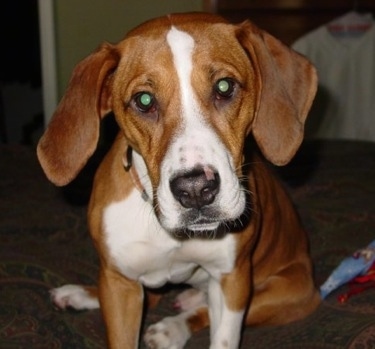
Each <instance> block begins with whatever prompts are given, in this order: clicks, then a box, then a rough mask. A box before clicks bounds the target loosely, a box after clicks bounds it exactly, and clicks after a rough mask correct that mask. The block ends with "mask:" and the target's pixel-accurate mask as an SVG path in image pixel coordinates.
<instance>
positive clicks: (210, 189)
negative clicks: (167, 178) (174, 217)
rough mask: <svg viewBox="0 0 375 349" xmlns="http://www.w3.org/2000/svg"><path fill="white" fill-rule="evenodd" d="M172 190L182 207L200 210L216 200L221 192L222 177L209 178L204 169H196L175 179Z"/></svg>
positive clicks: (171, 186)
mask: <svg viewBox="0 0 375 349" xmlns="http://www.w3.org/2000/svg"><path fill="white" fill-rule="evenodd" d="M170 188H171V192H172V194H173V196H174V198H175V199H176V200H177V201H179V202H180V203H181V205H182V206H184V207H185V208H196V209H200V208H202V207H203V206H206V205H209V204H211V203H212V202H213V201H214V200H215V197H216V195H217V193H218V192H219V190H220V177H219V174H218V173H213V176H207V175H206V172H205V171H204V170H203V169H202V170H200V169H196V170H194V171H191V172H188V173H184V174H182V175H180V176H178V177H176V178H174V179H173V180H172V181H171V182H170Z"/></svg>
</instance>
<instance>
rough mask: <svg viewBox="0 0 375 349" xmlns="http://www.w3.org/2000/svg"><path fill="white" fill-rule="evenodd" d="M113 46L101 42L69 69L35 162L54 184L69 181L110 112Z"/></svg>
mask: <svg viewBox="0 0 375 349" xmlns="http://www.w3.org/2000/svg"><path fill="white" fill-rule="evenodd" d="M119 59H120V57H119V54H118V52H117V50H116V48H115V47H114V46H112V45H110V44H107V43H105V44H103V45H101V46H100V47H99V48H98V49H97V50H96V51H95V52H94V53H92V54H91V55H90V56H88V57H87V58H86V59H84V60H83V61H81V62H80V63H79V64H78V65H77V66H76V68H75V69H74V71H73V75H72V78H71V80H70V83H69V86H68V88H67V90H66V92H65V95H64V96H63V98H62V100H61V102H60V103H59V105H58V107H57V109H56V111H55V113H54V115H53V117H52V120H51V122H50V123H49V125H48V127H47V130H46V131H45V133H44V135H43V136H42V138H41V139H40V141H39V143H38V147H37V155H38V159H39V162H40V164H41V166H42V168H43V170H44V172H45V174H46V175H47V177H48V179H49V180H50V181H51V182H53V183H54V184H56V185H65V184H68V183H69V182H70V181H72V180H73V179H74V178H75V177H76V176H77V174H78V172H79V171H80V170H81V169H82V167H83V166H84V165H85V164H86V162H87V160H88V159H89V157H90V156H91V155H92V154H93V152H94V151H95V149H96V145H97V142H98V139H99V127H100V120H101V118H102V117H103V116H105V115H106V114H108V113H109V112H110V111H111V108H112V106H111V104H112V101H111V94H110V86H111V80H112V79H111V77H112V76H113V72H114V70H115V69H116V67H117V64H118V62H119Z"/></svg>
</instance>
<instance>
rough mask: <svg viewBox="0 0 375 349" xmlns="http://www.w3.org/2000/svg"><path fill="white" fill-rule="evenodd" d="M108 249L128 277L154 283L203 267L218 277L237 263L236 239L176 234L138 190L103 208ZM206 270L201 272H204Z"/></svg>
mask: <svg viewBox="0 0 375 349" xmlns="http://www.w3.org/2000/svg"><path fill="white" fill-rule="evenodd" d="M103 224H104V227H103V228H104V232H105V234H106V243H107V247H108V250H109V254H110V256H111V258H112V260H113V262H114V263H115V265H116V266H117V268H118V269H119V270H120V272H121V273H122V274H124V275H125V276H126V277H128V278H130V279H133V280H138V281H140V282H141V283H143V284H144V285H146V286H149V287H159V286H162V285H164V284H165V283H166V282H173V283H180V282H187V283H188V282H189V280H190V279H191V278H192V277H193V276H194V274H195V273H196V272H197V270H198V269H200V268H202V269H203V270H204V271H205V273H206V274H207V275H210V276H211V277H214V278H219V277H220V275H221V274H222V273H225V272H229V271H230V270H231V269H232V268H233V263H234V256H235V240H234V238H233V236H231V235H228V236H226V237H224V238H223V239H219V240H200V239H190V240H186V241H183V242H181V241H178V240H176V239H173V238H172V237H171V236H170V235H169V234H168V233H167V232H166V231H165V230H164V229H163V228H162V227H161V226H160V224H159V222H158V220H157V219H156V216H155V214H154V212H153V209H152V206H151V205H150V204H149V203H146V202H145V201H143V200H142V198H141V196H140V194H139V192H138V191H137V190H134V191H133V192H132V193H131V194H130V195H129V196H128V197H127V198H126V199H125V200H123V201H120V202H116V203H112V204H111V205H109V206H108V207H107V208H106V209H105V211H104V220H103ZM201 275H202V273H201Z"/></svg>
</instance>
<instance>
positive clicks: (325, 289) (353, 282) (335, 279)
mask: <svg viewBox="0 0 375 349" xmlns="http://www.w3.org/2000/svg"><path fill="white" fill-rule="evenodd" d="M346 283H349V290H348V291H347V292H346V293H344V294H341V295H340V296H339V297H338V300H339V302H340V303H344V302H345V301H346V300H347V299H348V298H349V297H351V296H352V295H355V294H358V293H360V292H362V291H364V290H366V289H368V288H372V287H375V240H374V241H372V242H371V243H370V244H369V245H368V246H367V247H366V248H364V249H361V250H358V251H356V252H355V253H354V254H353V255H352V256H350V257H347V258H345V259H344V260H343V261H342V262H341V263H340V265H339V266H338V267H337V268H336V269H335V270H334V271H333V272H332V274H331V275H330V276H329V277H328V279H327V280H326V281H325V282H324V283H323V285H322V286H321V287H320V294H321V297H322V298H323V299H324V298H326V297H327V296H328V294H330V293H331V292H332V291H334V290H336V289H337V288H338V287H340V286H341V285H344V284H346Z"/></svg>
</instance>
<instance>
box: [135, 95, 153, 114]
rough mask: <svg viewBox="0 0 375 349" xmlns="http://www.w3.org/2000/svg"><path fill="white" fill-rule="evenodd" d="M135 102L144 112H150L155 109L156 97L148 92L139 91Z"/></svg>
mask: <svg viewBox="0 0 375 349" xmlns="http://www.w3.org/2000/svg"><path fill="white" fill-rule="evenodd" d="M134 103H135V105H136V107H137V109H138V110H139V111H140V112H142V113H150V112H153V111H154V110H155V97H154V96H153V95H152V94H151V93H148V92H139V93H137V94H136V95H135V96H134Z"/></svg>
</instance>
